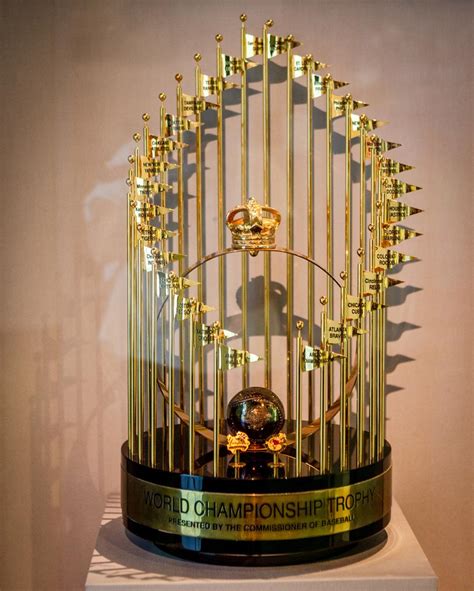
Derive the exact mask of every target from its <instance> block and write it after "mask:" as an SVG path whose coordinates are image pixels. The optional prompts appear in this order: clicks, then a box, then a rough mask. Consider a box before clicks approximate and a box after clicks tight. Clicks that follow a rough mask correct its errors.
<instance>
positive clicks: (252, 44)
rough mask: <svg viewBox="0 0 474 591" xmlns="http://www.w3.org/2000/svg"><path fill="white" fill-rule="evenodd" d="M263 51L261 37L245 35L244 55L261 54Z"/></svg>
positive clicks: (247, 56)
mask: <svg viewBox="0 0 474 591" xmlns="http://www.w3.org/2000/svg"><path fill="white" fill-rule="evenodd" d="M262 53H263V39H262V37H255V36H254V35H249V33H246V35H245V57H246V58H249V57H253V56H254V55H262Z"/></svg>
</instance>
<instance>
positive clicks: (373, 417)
mask: <svg viewBox="0 0 474 591" xmlns="http://www.w3.org/2000/svg"><path fill="white" fill-rule="evenodd" d="M376 170H377V154H376V151H375V148H374V147H372V149H371V154H370V175H371V178H370V181H371V182H370V193H371V226H370V229H371V234H372V235H371V238H370V248H371V263H372V269H374V270H375V268H376V257H375V251H376V245H377V236H376V235H375V236H374V230H375V227H376V224H377V220H376V216H377V204H376V203H377V173H376ZM372 299H373V303H377V295H376V294H374V295H373V296H372ZM377 314H378V311H377V310H375V311H373V312H372V313H371V315H370V405H369V461H370V462H371V463H372V462H374V461H375V458H376V453H377V438H378V434H377V422H378V421H377V418H378V417H377V414H378V410H377V408H378V400H377V386H378V384H379V377H378V376H379V367H378V362H379V358H378V354H377V350H378V322H377Z"/></svg>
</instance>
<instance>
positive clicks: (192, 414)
mask: <svg viewBox="0 0 474 591" xmlns="http://www.w3.org/2000/svg"><path fill="white" fill-rule="evenodd" d="M188 327H189V328H188V330H189V334H188V338H189V342H188V380H189V392H188V396H189V427H188V437H189V440H188V472H189V474H193V473H194V439H195V433H194V430H195V423H196V401H195V393H194V348H195V345H194V315H193V314H191V315H190V316H189V323H188Z"/></svg>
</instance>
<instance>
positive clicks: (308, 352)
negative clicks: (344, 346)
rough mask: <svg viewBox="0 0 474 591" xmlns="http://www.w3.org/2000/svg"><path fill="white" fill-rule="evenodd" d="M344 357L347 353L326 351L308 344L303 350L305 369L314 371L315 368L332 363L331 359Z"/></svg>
mask: <svg viewBox="0 0 474 591" xmlns="http://www.w3.org/2000/svg"><path fill="white" fill-rule="evenodd" d="M342 357H345V355H341V354H340V353H334V351H326V350H324V349H320V348H319V347H311V346H310V345H306V346H305V347H304V349H303V351H302V362H303V363H302V365H303V371H313V370H314V369H319V368H320V367H321V365H324V364H325V363H330V362H331V361H334V360H335V359H340V358H342Z"/></svg>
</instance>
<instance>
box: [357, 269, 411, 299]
mask: <svg viewBox="0 0 474 591" xmlns="http://www.w3.org/2000/svg"><path fill="white" fill-rule="evenodd" d="M400 283H403V281H400V280H399V279H392V278H391V277H386V276H385V275H383V274H382V273H376V272H375V271H364V285H363V286H362V295H364V296H368V295H376V294H378V293H380V292H381V291H382V290H383V289H386V288H388V287H392V286H393V285H399V284H400Z"/></svg>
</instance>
